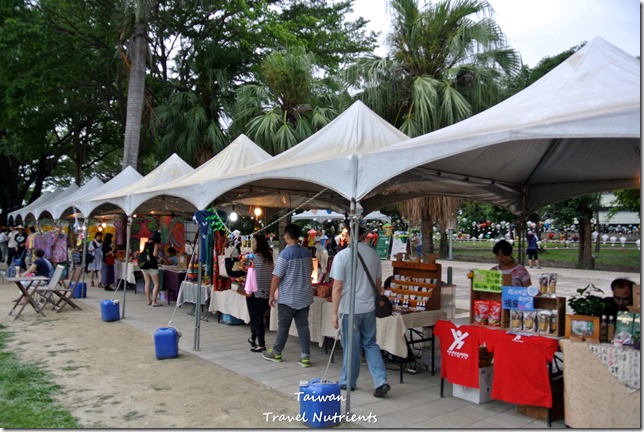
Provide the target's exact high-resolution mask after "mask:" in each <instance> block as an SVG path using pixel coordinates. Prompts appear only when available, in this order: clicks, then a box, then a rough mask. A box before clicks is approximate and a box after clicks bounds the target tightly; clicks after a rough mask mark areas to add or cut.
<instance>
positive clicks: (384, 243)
mask: <svg viewBox="0 0 644 432" xmlns="http://www.w3.org/2000/svg"><path fill="white" fill-rule="evenodd" d="M390 244H391V236H388V235H385V233H384V232H380V233H378V242H377V243H376V252H378V256H379V257H380V259H387V254H389V245H390Z"/></svg>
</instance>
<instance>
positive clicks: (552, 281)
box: [537, 273, 558, 298]
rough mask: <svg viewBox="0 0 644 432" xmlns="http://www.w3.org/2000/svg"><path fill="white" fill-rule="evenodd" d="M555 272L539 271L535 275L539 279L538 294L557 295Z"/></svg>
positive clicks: (552, 296)
mask: <svg viewBox="0 0 644 432" xmlns="http://www.w3.org/2000/svg"><path fill="white" fill-rule="evenodd" d="M557 276H558V275H557V273H540V274H539V275H538V276H537V280H538V281H539V294H538V295H539V296H541V297H551V298H555V297H557Z"/></svg>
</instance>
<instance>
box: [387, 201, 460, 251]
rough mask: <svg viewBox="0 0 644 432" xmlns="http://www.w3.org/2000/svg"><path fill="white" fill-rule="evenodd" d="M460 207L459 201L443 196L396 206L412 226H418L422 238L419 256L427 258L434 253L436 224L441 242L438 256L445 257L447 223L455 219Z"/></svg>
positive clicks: (405, 202)
mask: <svg viewBox="0 0 644 432" xmlns="http://www.w3.org/2000/svg"><path fill="white" fill-rule="evenodd" d="M459 206H460V199H458V198H452V197H444V196H427V197H423V198H416V199H413V200H407V201H403V202H402V203H400V204H399V205H398V210H399V211H400V215H401V216H402V217H403V218H405V219H408V220H409V221H410V222H411V223H412V224H420V232H421V235H422V236H423V247H422V251H421V255H423V256H427V255H429V254H432V253H434V236H433V230H434V224H435V223H438V226H439V229H440V234H441V242H440V250H439V252H438V253H439V255H440V256H441V257H445V256H447V253H448V250H447V244H448V243H447V233H446V232H445V231H446V230H447V221H448V220H449V219H452V218H455V217H456V211H457V210H458V207H459Z"/></svg>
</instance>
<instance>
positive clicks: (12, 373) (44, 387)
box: [0, 324, 80, 429]
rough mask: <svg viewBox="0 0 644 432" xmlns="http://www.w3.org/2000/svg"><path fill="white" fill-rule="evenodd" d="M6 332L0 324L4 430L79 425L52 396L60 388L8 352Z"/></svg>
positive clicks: (0, 406)
mask: <svg viewBox="0 0 644 432" xmlns="http://www.w3.org/2000/svg"><path fill="white" fill-rule="evenodd" d="M8 338H9V333H8V332H7V328H6V326H5V325H2V324H0V427H1V428H5V429H13V428H22V429H44V428H49V429H53V428H65V429H72V428H76V429H77V428H80V425H79V424H78V422H77V421H76V419H75V418H74V417H73V416H72V415H71V414H70V413H69V411H67V410H65V409H64V408H62V407H61V405H60V404H59V403H58V401H56V399H55V398H54V394H56V393H57V392H60V390H61V387H60V386H59V385H57V384H54V383H53V382H52V380H51V377H50V375H49V374H48V373H47V372H44V371H42V370H41V369H40V368H39V367H38V366H36V365H32V364H24V363H21V362H20V361H19V360H18V359H17V358H16V355H15V354H14V353H11V352H8V351H7V347H6V342H7V340H8Z"/></svg>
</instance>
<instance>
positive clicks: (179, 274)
mask: <svg viewBox="0 0 644 432" xmlns="http://www.w3.org/2000/svg"><path fill="white" fill-rule="evenodd" d="M185 279H186V270H184V269H180V268H177V267H175V266H159V285H160V287H159V290H165V291H167V292H168V304H170V302H171V301H176V300H178V297H179V291H180V288H181V284H182V282H184V281H185Z"/></svg>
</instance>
